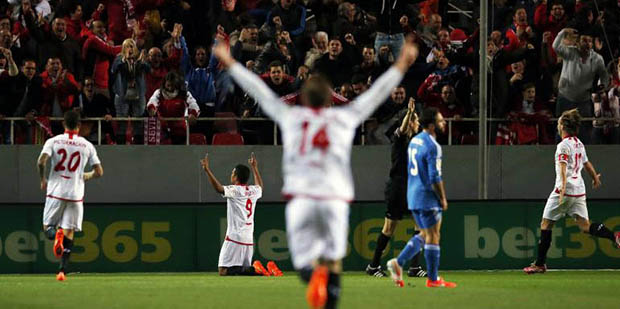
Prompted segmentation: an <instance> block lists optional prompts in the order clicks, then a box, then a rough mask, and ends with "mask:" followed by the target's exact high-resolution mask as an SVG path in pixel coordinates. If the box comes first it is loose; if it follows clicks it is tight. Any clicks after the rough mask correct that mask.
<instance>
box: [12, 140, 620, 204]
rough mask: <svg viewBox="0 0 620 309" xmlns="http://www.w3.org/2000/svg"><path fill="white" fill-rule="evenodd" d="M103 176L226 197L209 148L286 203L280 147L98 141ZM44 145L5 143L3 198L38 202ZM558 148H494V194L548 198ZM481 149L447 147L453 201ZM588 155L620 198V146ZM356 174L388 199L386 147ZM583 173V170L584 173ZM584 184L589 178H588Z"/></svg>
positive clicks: (374, 195) (148, 197)
mask: <svg viewBox="0 0 620 309" xmlns="http://www.w3.org/2000/svg"><path fill="white" fill-rule="evenodd" d="M97 149H98V153H99V157H100V158H101V160H102V162H103V167H104V170H105V175H104V177H103V178H101V179H98V180H95V181H93V182H91V183H89V184H87V188H86V199H85V200H86V202H87V203H204V202H222V201H223V199H221V198H220V197H219V196H218V195H217V194H216V193H215V192H214V191H213V189H212V188H211V186H210V184H209V183H208V180H207V178H206V175H205V174H204V173H203V171H202V169H201V168H200V164H199V160H200V158H202V157H203V156H204V154H205V153H206V152H209V153H210V158H211V162H212V163H211V165H212V167H213V170H214V172H215V174H216V176H217V177H218V178H219V179H220V181H222V182H223V183H226V182H228V179H229V176H230V171H231V169H232V167H233V166H234V165H236V164H238V163H246V164H247V158H248V156H249V154H250V153H251V152H254V153H255V154H256V155H257V157H258V159H259V168H260V170H261V172H262V174H263V179H264V182H265V193H264V197H263V201H266V202H267V201H269V202H278V201H282V197H281V196H280V188H281V187H282V176H281V166H280V164H281V156H282V148H281V147H274V146H231V147H224V146H217V147H213V146H204V147H200V146H158V147H156V146H148V147H147V146H100V147H98V148H97ZM40 151H41V146H0V203H40V202H43V200H44V194H43V193H41V192H40V190H39V182H38V176H37V172H36V167H35V162H36V159H37V156H38V154H39V152H40ZM554 151H555V146H514V147H505V146H500V147H491V148H490V153H489V157H490V164H489V188H488V192H489V198H490V199H544V198H546V197H547V196H548V195H549V193H550V192H551V190H552V188H553V181H554V177H555V172H554V166H553V155H554ZM477 157H478V156H477V147H476V146H452V147H444V160H443V173H444V180H445V181H446V187H447V192H448V198H449V199H453V200H475V199H477V191H478V189H477V188H478V184H477ZM588 157H589V159H590V160H591V161H592V162H593V163H594V164H595V167H596V168H597V170H598V171H599V172H601V173H602V174H603V178H602V179H603V187H602V188H601V189H600V190H597V191H594V190H591V189H589V190H588V197H589V198H595V199H620V164H618V159H619V158H620V146H589V147H588ZM352 165H353V173H354V175H355V191H356V200H357V201H381V200H383V189H384V183H385V181H386V180H387V175H388V171H389V167H390V148H389V147H387V146H364V147H361V146H360V147H354V150H353V154H352ZM584 174H585V173H584ZM586 181H587V182H588V183H589V179H588V178H587V176H586Z"/></svg>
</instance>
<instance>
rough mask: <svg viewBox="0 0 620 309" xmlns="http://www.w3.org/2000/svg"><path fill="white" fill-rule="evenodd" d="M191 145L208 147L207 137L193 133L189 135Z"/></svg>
mask: <svg viewBox="0 0 620 309" xmlns="http://www.w3.org/2000/svg"><path fill="white" fill-rule="evenodd" d="M189 144H190V145H206V144H207V137H206V136H205V135H204V134H202V133H191V134H190V135H189Z"/></svg>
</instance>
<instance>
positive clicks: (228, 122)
mask: <svg viewBox="0 0 620 309" xmlns="http://www.w3.org/2000/svg"><path fill="white" fill-rule="evenodd" d="M215 117H216V118H232V117H237V116H236V115H235V113H230V112H225V113H215ZM213 131H214V132H237V121H236V120H233V119H222V120H216V121H215V122H214V123H213Z"/></svg>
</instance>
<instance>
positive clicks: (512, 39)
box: [504, 8, 535, 51]
mask: <svg viewBox="0 0 620 309" xmlns="http://www.w3.org/2000/svg"><path fill="white" fill-rule="evenodd" d="M534 37H535V34H534V30H533V29H532V27H530V26H529V25H528V23H527V12H526V11H525V8H517V9H516V10H515V13H514V15H513V24H512V25H511V26H510V28H508V30H506V39H508V44H506V46H504V49H505V50H506V51H513V50H515V49H518V48H522V47H526V46H527V44H528V42H529V41H530V40H532V39H533V38H534Z"/></svg>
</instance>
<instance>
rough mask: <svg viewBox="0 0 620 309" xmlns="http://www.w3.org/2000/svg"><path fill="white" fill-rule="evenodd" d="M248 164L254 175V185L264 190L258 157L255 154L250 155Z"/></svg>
mask: <svg viewBox="0 0 620 309" xmlns="http://www.w3.org/2000/svg"><path fill="white" fill-rule="evenodd" d="M248 163H249V164H250V166H251V167H252V173H253V174H254V184H255V185H257V186H259V187H261V188H263V178H262V177H261V176H260V172H259V171H258V161H257V160H256V156H255V155H254V153H253V152H252V154H251V155H250V159H248Z"/></svg>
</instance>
